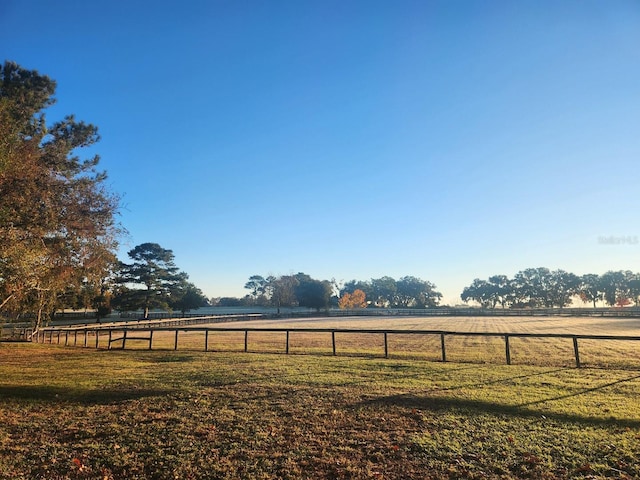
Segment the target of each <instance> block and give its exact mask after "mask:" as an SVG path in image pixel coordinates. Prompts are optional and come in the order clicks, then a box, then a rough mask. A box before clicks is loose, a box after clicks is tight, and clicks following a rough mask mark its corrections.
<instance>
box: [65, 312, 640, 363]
mask: <svg viewBox="0 0 640 480" xmlns="http://www.w3.org/2000/svg"><path fill="white" fill-rule="evenodd" d="M214 326H218V325H217V324H214ZM219 326H221V327H225V328H226V327H232V328H257V329H262V328H264V329H266V328H290V329H292V331H291V332H290V335H289V342H288V343H289V351H288V353H289V354H313V355H332V354H333V349H332V336H331V333H316V332H305V331H304V330H305V329H309V328H323V329H347V330H351V329H353V330H358V329H366V330H384V329H392V330H400V331H402V330H408V331H416V330H446V331H455V332H468V333H483V332H493V333H499V334H507V333H525V334H546V333H551V334H575V335H616V336H640V319H636V318H602V317H559V316H554V317H416V318H413V317H349V318H335V317H334V318H327V317H324V318H322V317H321V318H305V319H288V320H254V321H243V322H229V323H224V324H220V325H219ZM293 330H295V331H293ZM144 336H145V335H143V337H144ZM146 336H147V337H148V335H146ZM94 338H95V337H94ZM94 338H91V339H90V340H89V341H88V345H95V341H94ZM387 342H388V345H387V352H388V357H389V358H396V359H414V360H425V361H440V360H441V359H442V348H441V338H440V336H439V335H415V334H407V335H402V334H396V333H394V334H393V335H389V336H388V339H387ZM76 343H77V341H76ZM81 343H82V341H81ZM205 343H206V346H207V350H209V351H214V352H242V351H244V348H245V336H244V332H210V334H209V335H208V336H207V337H206V338H205V333H204V332H202V331H197V328H194V329H190V328H189V327H185V329H184V330H181V331H180V333H179V336H178V341H177V344H176V338H175V334H174V332H155V333H154V337H153V349H154V350H155V349H160V350H163V349H164V350H172V349H175V348H176V345H177V350H182V351H199V350H204V349H205ZM335 343H336V353H337V354H338V355H340V356H345V355H346V356H374V357H379V356H384V355H385V347H384V338H383V334H381V333H380V334H375V333H373V334H372V333H368V334H361V333H344V332H342V333H337V334H336V335H335ZM120 345H121V343H120V344H114V347H115V348H117V347H118V346H120ZM99 346H100V348H107V347H108V338H107V337H106V336H105V334H104V333H103V334H102V337H101V339H99ZM286 346H287V340H286V333H285V332H250V333H249V335H248V338H247V350H248V351H249V352H254V353H259V352H261V353H286V352H287V348H286ZM127 348H128V349H146V348H148V341H135V340H133V341H132V340H128V341H127ZM509 350H510V360H511V362H512V363H513V364H523V365H540V366H572V365H573V366H575V359H574V347H573V344H572V341H571V339H567V338H563V339H558V338H517V337H514V338H511V339H510V346H509ZM579 350H580V363H581V365H582V366H586V367H597V368H630V369H640V342H639V341H618V340H583V339H581V340H580V342H579ZM446 358H447V360H448V361H451V362H464V363H468V362H471V363H495V364H504V363H505V340H504V338H502V337H500V336H492V337H479V336H473V335H469V336H448V337H447V339H446Z"/></svg>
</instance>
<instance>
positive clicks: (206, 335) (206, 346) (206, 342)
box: [204, 330, 209, 352]
mask: <svg viewBox="0 0 640 480" xmlns="http://www.w3.org/2000/svg"><path fill="white" fill-rule="evenodd" d="M204 351H205V352H208V351H209V330H205V331H204Z"/></svg>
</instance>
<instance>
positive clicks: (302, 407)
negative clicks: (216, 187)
mask: <svg viewBox="0 0 640 480" xmlns="http://www.w3.org/2000/svg"><path fill="white" fill-rule="evenodd" d="M639 392H640V371H637V370H633V369H625V370H615V369H576V368H563V367H558V366H531V365H512V366H505V365H500V364H496V365H487V364H473V363H444V364H443V363H440V362H428V361H424V360H413V359H403V358H392V359H383V358H380V357H375V358H373V357H364V358H354V357H332V356H326V355H322V356H314V355H288V356H287V355H281V354H255V353H249V354H245V353H237V352H217V353H216V352H209V353H204V352H196V351H177V352H173V351H153V352H147V351H142V350H133V351H124V352H123V351H105V350H94V349H90V348H89V349H82V348H65V347H59V346H51V345H36V344H0V478H3V479H21V478H23V479H36V478H42V479H62V478H71V479H76V478H90V479H94V478H98V479H112V478H113V479H120V478H122V479H125V478H126V479H135V478H139V479H146V478H150V479H151V478H153V479H169V478H171V479H175V478H178V479H183V478H184V479H189V478H193V479H196V478H198V479H205V478H238V479H240V478H243V479H261V478H263V479H268V478H309V479H315V478H326V479H334V478H335V479H341V478H362V479H364V478H373V479H377V478H379V479H393V478H395V479H404V478H420V479H422V478H451V479H453V478H473V479H481V478H505V479H506V478H534V479H539V478H549V479H555V478H590V479H592V478H640V465H639V464H638V458H639V457H640V399H639V398H638V393H639Z"/></svg>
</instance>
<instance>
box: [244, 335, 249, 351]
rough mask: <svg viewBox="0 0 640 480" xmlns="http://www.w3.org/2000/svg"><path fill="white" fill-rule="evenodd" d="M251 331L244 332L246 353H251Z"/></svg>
mask: <svg viewBox="0 0 640 480" xmlns="http://www.w3.org/2000/svg"><path fill="white" fill-rule="evenodd" d="M248 347H249V330H245V331H244V353H247V352H248V351H249V348H248Z"/></svg>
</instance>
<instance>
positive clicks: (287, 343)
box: [287, 330, 289, 355]
mask: <svg viewBox="0 0 640 480" xmlns="http://www.w3.org/2000/svg"><path fill="white" fill-rule="evenodd" d="M287 355H289V330H287Z"/></svg>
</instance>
